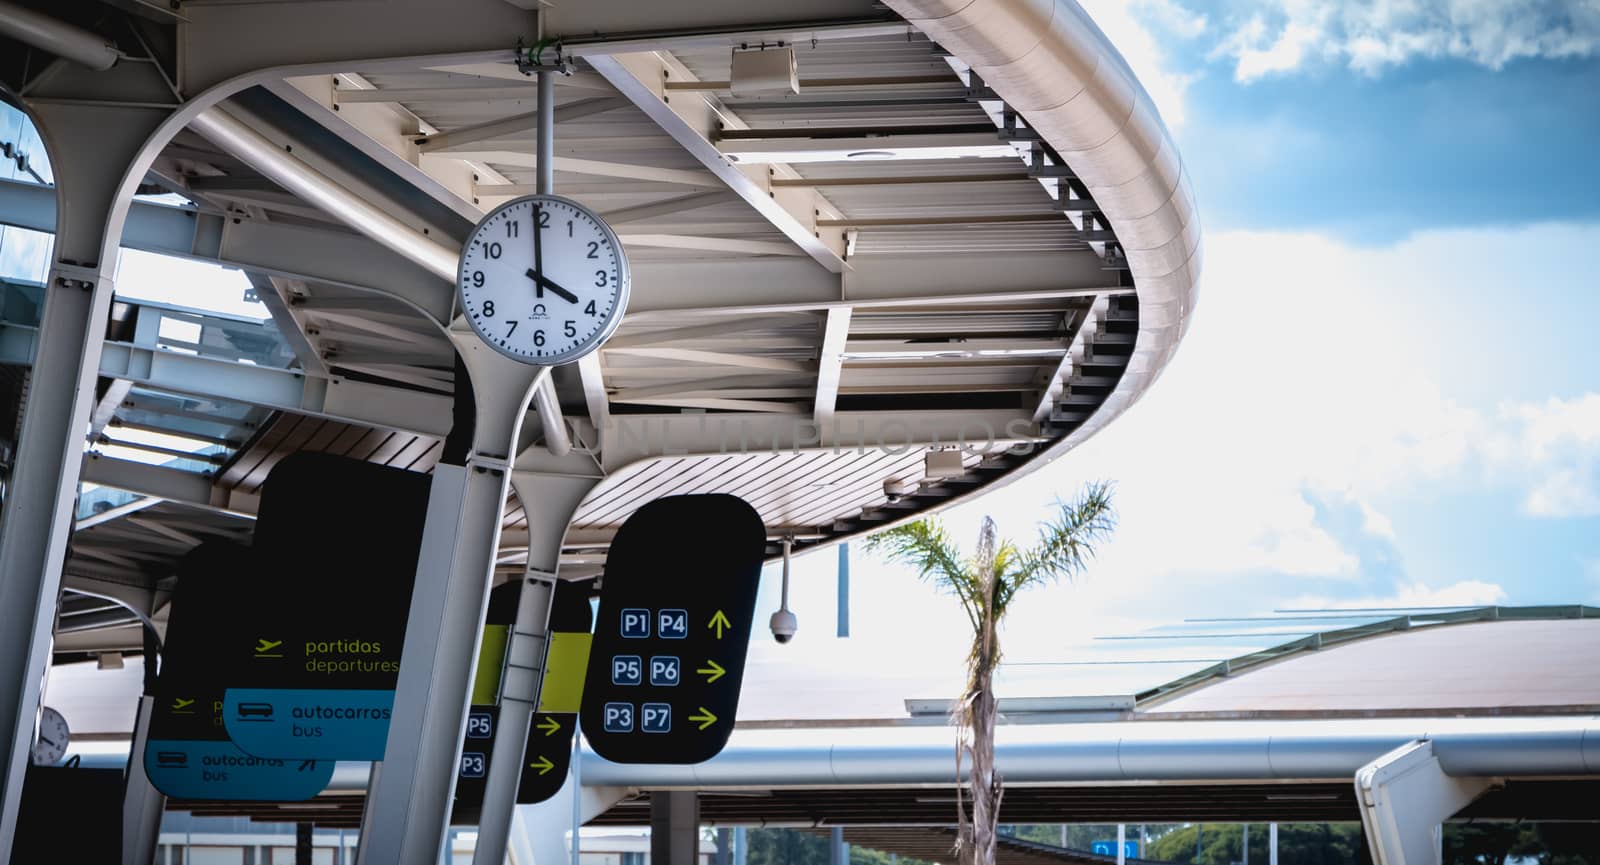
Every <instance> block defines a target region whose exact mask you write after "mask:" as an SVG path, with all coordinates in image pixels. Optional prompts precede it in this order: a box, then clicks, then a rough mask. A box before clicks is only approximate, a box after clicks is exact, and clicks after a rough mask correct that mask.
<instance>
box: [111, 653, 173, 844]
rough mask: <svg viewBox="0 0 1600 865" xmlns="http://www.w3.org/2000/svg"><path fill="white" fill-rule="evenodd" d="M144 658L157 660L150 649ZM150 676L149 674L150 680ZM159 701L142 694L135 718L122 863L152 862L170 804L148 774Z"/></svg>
mask: <svg viewBox="0 0 1600 865" xmlns="http://www.w3.org/2000/svg"><path fill="white" fill-rule="evenodd" d="M146 645H149V642H148V641H147V642H146ZM144 658H145V660H144V662H145V663H146V664H154V663H155V662H156V659H155V657H154V653H152V652H146V653H145V656H144ZM148 678H149V674H146V680H147V681H148ZM155 705H156V698H155V697H152V696H150V695H149V694H146V695H144V696H143V697H140V698H139V713H138V715H137V716H136V717H137V719H138V720H136V721H135V722H134V728H133V743H132V745H130V746H129V749H128V776H127V778H126V779H125V781H124V784H125V787H124V793H123V796H122V865H150V862H151V860H152V859H153V858H154V857H155V855H156V841H157V840H158V839H159V837H160V834H161V814H162V812H163V811H164V810H165V809H166V806H167V797H166V796H165V795H164V794H162V792H161V791H160V790H157V789H156V788H155V786H154V785H152V784H151V783H150V779H149V778H148V777H147V776H146V775H145V774H144V745H145V742H146V740H148V739H149V738H150V716H151V715H152V714H154V710H155Z"/></svg>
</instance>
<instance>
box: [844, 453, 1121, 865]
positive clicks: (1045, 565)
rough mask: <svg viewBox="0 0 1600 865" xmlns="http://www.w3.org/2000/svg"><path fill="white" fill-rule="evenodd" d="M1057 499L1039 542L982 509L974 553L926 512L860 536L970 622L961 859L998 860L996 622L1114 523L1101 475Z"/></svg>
mask: <svg viewBox="0 0 1600 865" xmlns="http://www.w3.org/2000/svg"><path fill="white" fill-rule="evenodd" d="M1058 504H1059V505H1060V508H1061V512H1060V513H1059V514H1058V515H1057V517H1056V519H1055V520H1054V521H1053V522H1046V523H1041V524H1040V526H1039V539H1038V541H1037V542H1036V543H1035V544H1034V545H1033V546H1032V547H1030V548H1028V549H1026V550H1024V549H1022V548H1020V547H1018V546H1017V545H1016V544H1015V543H1012V542H1011V541H1010V540H997V539H996V537H995V526H994V520H991V519H989V518H988V517H984V518H983V526H982V528H981V529H980V530H979V532H978V549H977V552H976V553H974V554H973V555H972V556H970V557H967V556H963V555H962V554H961V552H960V550H959V549H957V547H956V545H955V543H954V541H952V540H951V537H950V533H949V532H948V531H947V530H946V529H945V527H944V524H943V523H941V522H940V521H939V520H938V519H932V518H930V519H922V520H917V521H916V522H912V523H906V524H904V525H900V526H895V527H894V528H891V529H887V530H885V531H883V532H880V533H878V534H876V535H873V536H872V537H871V538H869V539H868V540H867V549H869V550H874V551H878V552H881V553H883V554H884V555H885V556H886V557H887V558H888V559H890V560H892V561H897V562H902V563H905V564H909V565H911V566H912V567H914V568H916V569H917V571H918V576H920V577H921V578H922V579H924V580H930V581H932V582H933V583H934V584H935V585H937V586H939V587H940V588H942V589H946V590H948V591H949V592H950V593H951V594H953V595H955V596H956V598H957V599H958V600H960V601H961V607H962V609H963V610H965V611H966V613H967V620H968V621H969V622H970V623H971V624H972V650H971V652H970V653H969V654H968V655H967V684H966V688H965V690H964V691H963V693H962V695H961V699H960V701H959V702H957V704H956V707H955V711H954V715H955V720H956V728H957V733H956V777H957V779H959V778H960V777H961V764H962V760H963V758H967V759H970V760H971V762H972V771H971V773H970V774H969V776H968V787H969V788H970V791H971V797H972V809H971V812H970V813H969V812H968V811H967V809H966V807H965V804H964V803H963V802H962V801H961V798H962V797H961V787H960V783H959V780H958V783H957V786H956V813H957V819H958V821H959V831H958V832H957V836H956V837H957V840H956V855H957V861H958V862H960V863H961V865H994V861H995V839H996V835H997V833H998V828H999V823H1000V795H1001V779H1000V775H999V774H998V773H997V772H995V768H994V727H995V720H996V706H995V696H994V671H995V667H996V666H998V665H999V663H1000V635H999V627H1000V623H1001V621H1003V620H1004V619H1005V615H1006V610H1007V609H1009V608H1010V606H1011V601H1012V599H1013V598H1015V597H1016V596H1017V593H1019V592H1021V591H1022V590H1023V589H1026V588H1029V587H1031V586H1036V585H1040V584H1042V583H1046V582H1051V581H1054V580H1058V579H1061V578H1063V577H1065V578H1067V579H1072V578H1073V577H1076V576H1078V575H1079V574H1081V573H1083V571H1084V570H1085V569H1086V568H1087V566H1088V562H1089V559H1090V558H1091V557H1092V556H1093V555H1094V548H1095V545H1096V544H1097V543H1099V542H1100V541H1102V540H1105V539H1106V538H1108V537H1109V536H1110V535H1111V531H1112V529H1114V528H1115V527H1116V514H1115V512H1114V511H1113V510H1112V507H1111V485H1110V484H1108V483H1106V482H1104V481H1098V482H1095V483H1091V484H1088V485H1087V486H1085V487H1084V489H1083V491H1082V492H1081V493H1079V495H1078V497H1077V498H1076V499H1075V500H1073V501H1069V502H1058ZM969 731H970V737H969V735H968V734H969Z"/></svg>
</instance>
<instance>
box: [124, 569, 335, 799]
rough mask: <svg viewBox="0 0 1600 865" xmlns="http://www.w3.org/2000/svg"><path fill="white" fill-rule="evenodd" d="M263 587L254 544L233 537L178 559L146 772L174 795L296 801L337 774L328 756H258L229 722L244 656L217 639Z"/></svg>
mask: <svg viewBox="0 0 1600 865" xmlns="http://www.w3.org/2000/svg"><path fill="white" fill-rule="evenodd" d="M260 586H261V584H260V583H259V582H258V581H257V580H256V579H255V575H254V572H253V570H252V559H251V555H250V551H249V549H248V548H247V547H242V546H239V545H236V544H232V543H227V542H224V541H206V542H205V543H203V544H201V545H200V546H198V547H195V548H194V549H193V550H191V551H190V552H189V554H188V555H187V556H185V557H184V559H183V561H182V562H180V563H179V565H178V580H177V585H176V586H175V587H174V589H173V596H172V601H171V606H170V607H169V609H168V618H167V632H166V638H167V639H166V643H165V645H164V646H163V647H162V651H161V675H160V676H159V677H158V678H157V679H156V686H155V692H154V694H153V696H154V697H155V701H154V703H155V705H154V707H153V709H152V713H151V716H150V732H149V736H148V738H147V740H146V742H145V751H144V770H145V775H146V776H148V777H149V778H150V783H151V784H152V785H154V786H155V788H156V789H157V790H160V791H161V792H163V793H165V794H167V795H168V796H173V797H177V798H182V799H210V800H217V801H280V802H281V801H298V800H304V799H310V798H311V797H313V796H315V795H317V794H318V793H320V792H321V791H322V788H323V787H324V786H326V785H327V783H328V779H329V778H331V777H332V776H333V761H331V760H305V759H262V758H258V757H255V756H252V755H250V754H247V753H245V752H244V751H241V750H240V749H239V747H238V746H237V745H235V744H233V743H232V742H230V741H228V734H227V732H226V731H224V729H223V726H222V694H223V687H224V683H225V682H226V681H227V679H228V677H229V675H230V674H231V672H232V669H236V668H237V666H238V662H237V661H234V662H230V661H229V659H228V656H227V655H226V654H225V653H223V652H220V651H218V646H219V645H221V644H222V643H223V642H225V641H226V640H227V638H228V635H229V634H230V633H231V632H233V631H235V630H237V629H238V627H239V625H240V623H241V622H242V621H245V620H248V619H249V618H250V615H251V611H252V605H251V599H252V598H253V597H254V596H255V595H256V594H257V593H258V592H259V591H260ZM145 663H149V664H153V663H155V659H153V658H151V659H146V661H145Z"/></svg>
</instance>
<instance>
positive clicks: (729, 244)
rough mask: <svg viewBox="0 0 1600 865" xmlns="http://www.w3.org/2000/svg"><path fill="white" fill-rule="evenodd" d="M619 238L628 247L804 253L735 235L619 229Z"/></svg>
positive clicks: (789, 246)
mask: <svg viewBox="0 0 1600 865" xmlns="http://www.w3.org/2000/svg"><path fill="white" fill-rule="evenodd" d="M617 238H618V239H619V240H621V241H622V242H623V243H624V244H625V245H628V246H654V247H658V248H661V249H696V250H700V251H701V252H731V253H735V254H742V255H785V256H799V255H804V254H805V253H803V252H801V251H800V250H798V249H796V248H795V247H794V246H793V245H792V244H790V243H788V242H787V241H778V240H742V239H739V238H734V237H706V236H703V235H693V234H653V233H649V232H634V231H619V232H617Z"/></svg>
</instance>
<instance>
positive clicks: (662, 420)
mask: <svg viewBox="0 0 1600 865" xmlns="http://www.w3.org/2000/svg"><path fill="white" fill-rule="evenodd" d="M605 440H606V448H605V453H604V456H603V462H604V464H605V467H606V470H607V471H614V470H616V469H619V468H621V467H622V466H625V465H627V464H629V463H632V462H635V461H637V460H640V459H645V458H649V457H659V456H691V455H707V454H728V453H770V452H799V451H808V450H830V451H831V450H839V451H857V450H861V451H870V450H887V451H890V452H893V453H904V452H910V451H912V450H916V449H919V448H924V447H929V446H932V445H944V446H949V445H961V446H965V447H970V448H972V449H974V450H983V449H987V448H991V447H997V446H998V447H1005V446H1007V445H1009V444H1015V443H1021V442H1038V441H1044V440H1046V439H1045V437H1043V436H1041V435H1040V434H1039V430H1038V426H1037V425H1036V424H1035V423H1033V419H1032V418H1031V417H1030V416H1029V414H1028V412H1027V411H1026V410H1022V409H1018V410H1001V409H981V410H976V411H974V410H962V411H910V412H860V411H857V412H835V414H834V416H833V420H832V421H830V422H828V423H820V424H819V423H817V422H816V421H814V420H813V419H812V418H811V417H809V416H806V415H777V414H765V413H763V414H735V413H729V414H670V415H612V416H611V426H610V427H608V428H607V429H606V430H605Z"/></svg>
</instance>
